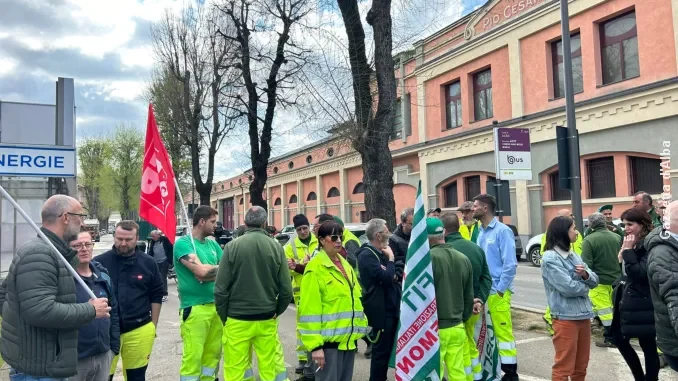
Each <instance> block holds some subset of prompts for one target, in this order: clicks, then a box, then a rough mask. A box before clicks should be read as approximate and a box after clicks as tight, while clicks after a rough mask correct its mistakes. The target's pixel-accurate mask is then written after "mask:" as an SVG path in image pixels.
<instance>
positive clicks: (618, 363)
mask: <svg viewBox="0 0 678 381" xmlns="http://www.w3.org/2000/svg"><path fill="white" fill-rule="evenodd" d="M110 245H111V238H110V236H105V237H104V238H103V242H101V243H98V244H97V245H96V246H95V250H96V252H95V255H97V254H100V253H102V252H103V251H105V250H107V249H108V248H109V247H110ZM169 294H170V296H169V300H168V302H167V303H166V304H164V305H163V308H162V312H161V318H160V324H159V327H158V337H157V338H156V341H155V344H154V348H153V354H152V356H151V359H150V365H149V369H148V372H147V378H146V379H147V380H149V381H150V380H176V379H178V377H179V367H180V364H181V353H182V341H181V336H180V333H179V313H178V311H179V300H178V293H177V289H176V283H174V282H172V281H171V282H170V285H169ZM515 301H516V304H518V303H521V304H524V305H526V306H529V307H532V308H540V307H541V308H543V306H544V305H545V302H544V299H543V287H542V283H541V275H540V274H539V269H538V268H532V267H531V266H529V265H527V264H525V265H522V264H521V266H520V267H519V269H518V276H517V277H516V297H515ZM520 316H522V317H521V319H526V320H530V324H539V320H540V317H539V315H535V314H527V313H522V314H521V315H520ZM514 320H515V317H514ZM530 324H520V323H519V322H515V321H514V325H515V326H520V327H521V328H524V329H525V330H520V329H517V328H516V329H515V336H516V345H517V348H518V364H519V373H520V376H521V377H520V378H521V380H523V381H546V380H550V379H551V365H552V364H553V356H554V350H553V345H552V344H551V339H550V337H548V336H545V335H543V334H541V333H538V332H534V331H533V329H531V328H529V327H530ZM525 327H527V328H525ZM279 333H280V338H281V341H282V344H283V347H284V351H285V362H286V364H285V365H286V367H287V369H288V375H289V378H290V380H296V378H297V377H296V375H295V374H294V366H295V364H296V358H295V345H296V338H295V311H294V306H290V308H289V309H288V310H287V311H286V312H285V313H284V314H283V315H282V316H280V318H279ZM359 345H360V353H359V354H357V355H356V363H355V368H354V373H353V374H354V376H353V380H355V381H367V380H368V379H369V368H370V362H369V360H368V359H366V358H365V357H364V356H363V354H362V352H363V351H364V349H365V347H364V345H365V344H364V343H363V342H362V341H361V342H359ZM641 361H642V353H641ZM255 368H256V360H255ZM391 377H392V372H391ZM220 379H221V380H223V378H220ZM257 379H258V378H257ZM392 379H393V378H392ZM2 380H8V369H7V366H6V365H5V366H4V367H3V369H1V370H0V381H2ZM114 380H116V381H122V380H123V377H122V374H121V368H120V365H119V368H118V372H117V374H116V377H115V378H114ZM587 380H593V381H598V380H600V381H608V380H615V381H617V380H618V381H633V377H632V376H631V374H630V371H629V370H628V368H627V366H626V364H625V363H624V361H623V359H622V357H621V356H620V355H619V353H618V352H617V351H616V350H609V349H601V348H597V347H595V346H594V345H592V348H591V357H590V363H589V368H588V376H587ZM660 380H662V381H674V380H675V381H678V377H676V374H675V373H673V374H671V373H669V370H667V369H663V370H662V373H661V374H660Z"/></svg>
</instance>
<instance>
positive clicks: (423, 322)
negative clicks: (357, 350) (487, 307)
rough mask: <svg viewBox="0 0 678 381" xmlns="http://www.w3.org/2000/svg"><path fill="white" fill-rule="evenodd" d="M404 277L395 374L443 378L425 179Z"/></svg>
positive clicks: (428, 380) (405, 378) (404, 379)
mask: <svg viewBox="0 0 678 381" xmlns="http://www.w3.org/2000/svg"><path fill="white" fill-rule="evenodd" d="M404 278H405V279H404V280H403V298H402V301H401V303H400V324H399V326H398V336H397V337H396V338H397V341H396V345H395V378H396V380H397V381H439V380H440V379H441V374H440V371H441V370H440V365H441V364H440V339H439V336H438V308H437V305H436V292H435V287H434V284H433V269H432V268H431V253H430V249H429V246H428V233H426V212H425V211H424V198H423V197H422V195H421V181H419V188H418V190H417V200H416V202H415V206H414V221H413V228H412V233H411V239H410V246H409V248H408V249H407V262H406V263H405V274H404Z"/></svg>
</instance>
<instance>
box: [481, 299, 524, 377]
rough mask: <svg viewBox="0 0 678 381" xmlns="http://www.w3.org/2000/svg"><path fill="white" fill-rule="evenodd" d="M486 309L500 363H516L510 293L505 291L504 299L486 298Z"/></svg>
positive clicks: (516, 354)
mask: <svg viewBox="0 0 678 381" xmlns="http://www.w3.org/2000/svg"><path fill="white" fill-rule="evenodd" d="M487 308H488V309H489V311H490V317H491V318H492V324H493V328H494V335H495V336H496V337H497V347H498V348H499V357H500V358H501V363H502V364H506V365H512V364H517V363H518V351H517V350H516V339H515V337H514V336H513V322H512V321H511V291H508V290H507V291H506V293H505V294H504V297H503V298H502V297H500V296H499V294H496V293H495V294H492V295H490V296H489V297H488V298H487Z"/></svg>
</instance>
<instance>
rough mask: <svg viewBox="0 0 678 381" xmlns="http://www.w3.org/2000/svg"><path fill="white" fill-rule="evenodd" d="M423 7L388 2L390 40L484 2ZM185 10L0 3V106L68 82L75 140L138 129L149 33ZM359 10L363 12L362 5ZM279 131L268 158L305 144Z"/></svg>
mask: <svg viewBox="0 0 678 381" xmlns="http://www.w3.org/2000/svg"><path fill="white" fill-rule="evenodd" d="M422 1H425V3H424V4H429V5H428V6H425V7H420V8H418V9H416V10H414V11H413V10H412V8H411V7H410V6H409V4H412V3H413V2H412V0H395V1H394V10H393V14H394V19H395V21H394V26H395V27H399V26H401V25H407V26H409V27H410V28H412V29H410V30H407V31H404V32H403V31H401V30H400V29H399V30H398V31H395V32H394V34H395V35H396V37H395V38H404V39H410V40H412V39H416V38H421V37H424V36H425V35H427V34H430V33H432V32H434V31H435V30H437V29H440V28H441V27H443V26H445V25H447V24H449V23H451V22H453V21H454V20H456V19H457V18H459V17H460V16H461V15H462V14H465V13H467V12H469V11H471V10H473V9H474V8H475V7H477V6H479V5H481V4H482V3H484V2H485V1H484V0H422ZM186 2H187V0H180V1H174V0H145V1H138V0H115V1H113V0H0V100H3V101H15V102H32V103H48V104H54V102H55V81H56V79H57V77H60V76H61V77H71V78H74V79H75V84H76V106H77V128H78V134H79V136H92V135H94V136H96V135H101V134H106V133H110V131H112V130H113V129H114V127H115V126H116V125H118V124H120V123H133V124H135V125H137V126H139V128H144V127H145V125H146V108H147V104H146V102H145V100H144V99H142V94H143V92H144V89H145V87H146V85H147V83H148V80H149V79H150V70H151V68H152V67H153V55H152V51H151V48H150V41H149V40H150V33H149V30H150V26H151V25H152V23H153V22H155V21H156V20H157V19H158V18H159V17H160V16H161V15H162V13H163V12H164V11H165V9H168V8H170V9H175V10H178V9H181V7H182V6H183V5H184V4H186ZM433 3H435V6H431V5H430V4H433ZM404 4H408V6H405V5H404ZM361 5H362V7H364V8H363V9H369V3H368V2H367V1H363V4H361ZM323 11H325V12H326V11H327V10H326V9H325V10H323ZM311 16H313V17H318V16H317V15H311ZM364 16H365V14H363V17H364ZM320 18H323V17H322V16H321V17H320ZM341 30H342V29H341V28H338V29H337V31H341ZM366 31H367V32H369V30H366ZM340 37H342V38H345V36H340ZM409 43H410V42H409V40H408V41H407V42H406V44H409ZM294 119H295V113H294V112H293V111H288V112H286V113H284V115H283V114H281V117H280V119H278V121H277V122H278V123H279V124H281V125H283V124H284V125H287V126H295V125H296V124H297V123H295V121H294ZM283 131H284V132H283V133H282V136H279V142H278V143H282V144H276V145H275V147H274V155H280V154H283V153H284V152H285V151H286V150H289V149H296V148H298V147H299V146H300V144H298V139H300V138H303V137H304V136H306V137H307V139H309V138H308V131H304V129H303V128H300V129H299V131H295V130H294V129H287V130H283ZM287 141H291V142H296V144H292V145H290V144H288V143H287ZM303 143H304V144H308V143H309V141H308V140H306V141H304V142H303ZM301 145H303V144H301ZM235 146H236V144H233V142H232V141H231V142H229V141H227V142H225V143H224V145H223V146H222V148H221V151H220V152H219V158H220V165H219V166H218V167H217V178H218V179H223V178H226V177H228V176H231V175H234V174H236V173H238V172H239V171H242V170H243V169H246V168H244V167H243V166H246V165H247V163H245V162H246V160H244V156H243V155H242V154H241V153H242V143H238V144H237V146H238V147H240V148H239V149H240V150H241V151H240V152H241V153H240V154H239V153H238V152H237V150H235V149H233V148H232V147H235Z"/></svg>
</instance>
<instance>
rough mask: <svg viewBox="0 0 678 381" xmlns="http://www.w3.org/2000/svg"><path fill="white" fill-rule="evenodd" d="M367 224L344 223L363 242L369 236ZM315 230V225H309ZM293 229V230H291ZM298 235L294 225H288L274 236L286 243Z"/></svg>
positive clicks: (345, 227) (283, 243)
mask: <svg viewBox="0 0 678 381" xmlns="http://www.w3.org/2000/svg"><path fill="white" fill-rule="evenodd" d="M366 226H367V224H365V223H349V224H344V229H348V230H349V231H350V232H351V233H353V234H355V236H356V237H358V239H359V240H360V242H361V243H366V242H367V237H366V236H365V228H366ZM309 228H310V229H311V230H313V225H311V226H309ZM290 229H291V231H290ZM296 237H297V231H296V230H294V225H287V226H285V227H284V228H283V230H282V231H281V232H280V233H279V234H278V235H276V236H275V237H274V238H275V239H276V240H277V241H278V242H280V244H281V245H283V246H284V245H285V244H286V243H287V242H289V241H291V240H293V239H295V238H296Z"/></svg>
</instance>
